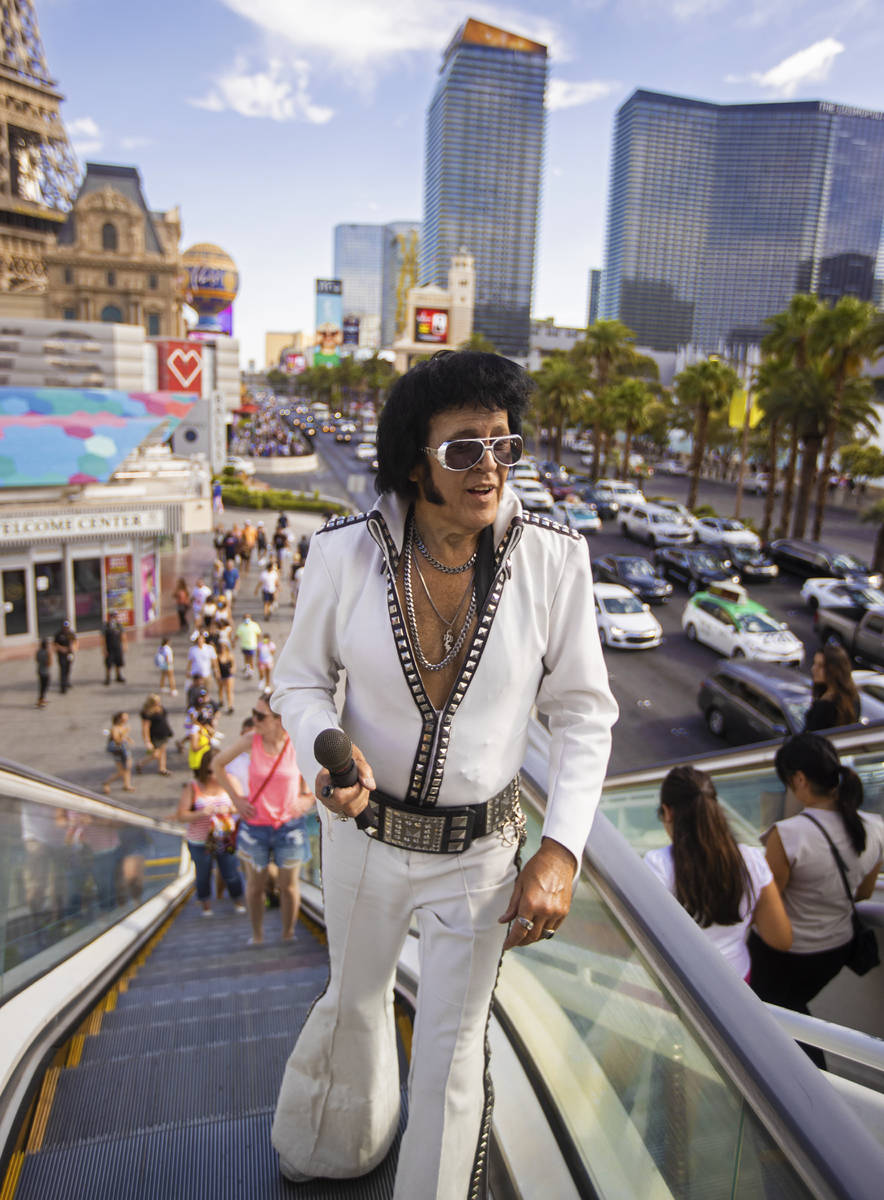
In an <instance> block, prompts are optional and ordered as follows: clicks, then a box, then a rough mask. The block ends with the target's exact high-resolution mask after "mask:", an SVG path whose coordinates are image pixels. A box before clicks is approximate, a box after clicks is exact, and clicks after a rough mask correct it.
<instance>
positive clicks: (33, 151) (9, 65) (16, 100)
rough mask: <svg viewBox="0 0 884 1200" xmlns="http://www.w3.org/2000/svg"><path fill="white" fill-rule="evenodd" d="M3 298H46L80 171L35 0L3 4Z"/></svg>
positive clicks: (0, 135)
mask: <svg viewBox="0 0 884 1200" xmlns="http://www.w3.org/2000/svg"><path fill="white" fill-rule="evenodd" d="M0 26H2V31H3V41H2V44H0V103H2V113H0V293H3V292H13V293H28V292H42V291H44V290H45V287H46V267H45V263H44V259H43V255H44V251H45V250H46V249H47V248H48V247H49V246H51V245H52V244H53V243H54V240H55V239H54V234H55V231H56V230H57V229H58V227H59V226H60V225H61V224H62V223H63V222H64V221H65V219H66V217H67V211H68V209H69V208H70V207H71V203H72V201H73V198H74V194H75V192H76V184H77V165H76V161H75V159H74V156H73V153H72V152H71V148H70V145H69V144H68V139H67V134H66V132H65V128H64V125H63V124H62V121H61V113H60V112H59V105H60V103H61V100H62V96H61V94H60V93H59V92H58V90H57V89H56V86H55V82H54V81H53V79H52V78H51V76H50V74H49V68H48V67H47V65H46V58H45V55H44V53H43V43H42V41H41V38H40V29H39V27H38V25H37V15H36V13H35V11H34V5H33V4H32V3H31V0H0Z"/></svg>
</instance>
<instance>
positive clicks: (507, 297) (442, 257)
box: [418, 20, 547, 357]
mask: <svg viewBox="0 0 884 1200" xmlns="http://www.w3.org/2000/svg"><path fill="white" fill-rule="evenodd" d="M546 76H547V55H546V47H545V46H542V45H540V44H539V43H538V42H531V41H528V40H527V39H526V38H523V37H519V36H518V35H517V34H514V33H507V32H505V31H504V30H502V29H495V28H494V27H493V26H491V25H484V24H482V23H481V22H480V21H473V20H468V21H466V22H465V23H464V24H463V25H462V26H461V28H460V29H459V30H458V31H457V33H456V34H455V35H454V37H453V38H452V40H451V42H450V44H449V46H448V49H447V50H446V51H445V54H444V55H443V58H442V66H441V69H440V72H439V81H438V83H437V85H436V90H435V92H434V94H433V98H432V100H431V101H430V107H429V109H428V111H427V140H426V157H425V167H424V171H425V175H424V223H423V230H422V236H421V245H420V260H419V267H418V278H419V281H420V283H421V284H422V285H423V284H435V285H437V286H439V287H445V286H446V285H447V282H448V271H449V268H450V266H451V260H452V257H453V256H454V255H455V254H456V253H458V251H460V250H462V249H463V250H465V251H466V252H467V253H469V254H471V255H473V257H474V259H475V264H476V293H475V295H476V303H475V314H474V325H473V328H474V330H475V332H477V333H483V334H485V336H486V337H488V338H490V340H491V341H492V342H493V343H494V345H495V346H496V347H497V349H498V350H499V351H500V352H501V353H502V354H507V355H511V356H514V357H524V356H527V354H528V335H529V324H530V312H531V291H532V288H533V284H534V249H535V243H536V239H537V209H538V202H539V196H540V168H541V163H542V159H543V131H544V109H543V97H544V92H545V89H546Z"/></svg>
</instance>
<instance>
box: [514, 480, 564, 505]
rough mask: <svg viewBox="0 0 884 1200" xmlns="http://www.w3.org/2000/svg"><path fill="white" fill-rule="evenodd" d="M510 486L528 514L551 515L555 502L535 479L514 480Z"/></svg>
mask: <svg viewBox="0 0 884 1200" xmlns="http://www.w3.org/2000/svg"><path fill="white" fill-rule="evenodd" d="M510 486H511V487H512V489H513V491H514V492H515V493H516V495H517V496H518V497H519V499H520V500H521V502H522V508H526V509H527V510H528V512H543V513H551V512H552V509H553V505H554V504H555V501H554V500H553V497H552V492H548V491H547V490H546V488H545V487H544V486H543V484H542V483H538V482H537V480H535V479H514V480H513V481H512V482H511V484H510Z"/></svg>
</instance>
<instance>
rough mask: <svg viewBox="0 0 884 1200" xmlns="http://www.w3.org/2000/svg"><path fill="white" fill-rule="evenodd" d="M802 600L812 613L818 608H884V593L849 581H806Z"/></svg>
mask: <svg viewBox="0 0 884 1200" xmlns="http://www.w3.org/2000/svg"><path fill="white" fill-rule="evenodd" d="M801 599H802V600H803V601H804V603H805V604H806V605H807V607H808V608H809V609H810V611H811V612H816V610H817V609H818V608H881V607H884V592H882V591H879V589H878V588H874V587H867V586H866V585H865V584H864V583H860V582H856V583H853V582H852V581H851V580H849V579H828V578H826V579H806V580H805V581H804V586H803V587H802V589H801Z"/></svg>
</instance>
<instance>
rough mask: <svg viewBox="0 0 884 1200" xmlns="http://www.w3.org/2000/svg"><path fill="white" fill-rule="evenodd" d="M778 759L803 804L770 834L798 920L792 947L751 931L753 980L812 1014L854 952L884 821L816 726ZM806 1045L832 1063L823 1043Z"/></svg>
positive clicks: (771, 861)
mask: <svg viewBox="0 0 884 1200" xmlns="http://www.w3.org/2000/svg"><path fill="white" fill-rule="evenodd" d="M774 767H775V768H776V772H777V775H778V776H779V778H780V782H781V783H782V784H783V786H784V787H787V788H788V789H789V790H790V791H791V793H792V795H793V797H794V798H795V800H796V801H797V802H798V804H799V805H800V806H801V811H800V812H799V813H798V814H797V815H796V816H794V817H788V818H787V819H786V820H783V821H777V823H776V824H775V825H773V826H772V827H771V828H770V829H769V830H768V831H767V833H766V834H764V837H763V840H764V847H765V852H766V855H767V862H768V866H769V867H770V869H771V871H772V872H773V877H774V879H775V880H776V883H777V887H778V888H779V889H780V892H781V893H782V896H783V902H784V904H785V906H786V912H787V914H788V916H789V920H790V921H791V922H792V947H791V949H790V950H786V951H782V950H775V949H773V948H772V947H770V946H767V945H766V944H765V943H764V942H763V941H762V939H761V938H760V937H758V935H757V934H755V933H752V934H750V937H749V953H750V955H751V958H752V978H751V986H752V990H753V991H754V992H755V993H756V994H757V995H758V996H760V997H761V999H762V1000H764V1001H766V1002H767V1003H769V1004H778V1005H779V1006H780V1007H781V1008H789V1009H791V1010H792V1011H793V1012H800V1013H807V1012H809V1011H810V1010H809V1009H808V1007H807V1006H808V1004H809V1003H810V1001H811V1000H812V999H813V998H814V996H816V995H817V994H818V993H819V992H820V991H822V989H823V988H824V987H825V986H826V984H827V983H829V982H830V980H832V979H834V978H835V976H836V975H837V974H838V973H839V971H840V970H841V969H842V967H844V966H845V965H846V963H847V961H848V959H849V958H850V953H851V949H852V947H853V938H854V928H853V903H854V901H857V900H867V899H868V898H869V897H870V896H871V894H872V892H873V891H874V888H875V881H876V880H877V878H878V872H879V871H880V869H881V861H882V857H884V821H882V819H881V817H880V816H879V815H878V814H877V813H867V812H862V811H861V808H860V806H861V805H862V802H863V785H862V781H861V780H860V778H859V776H858V775H857V774H856V772H855V771H854V770H852V769H851V768H850V767H845V766H843V765H842V763H841V761H840V759H839V757H838V751H837V750H836V749H835V747H834V746H833V745H832V743H831V742H830V741H829V740H828V739H827V738H824V737H821V736H820V735H819V734H818V733H799V734H798V735H797V736H795V737H791V738H787V739H786V741H784V742H783V744H782V746H780V748H779V750H777V752H776V755H775V757H774ZM803 1049H804V1051H805V1053H806V1054H807V1055H808V1057H809V1058H811V1059H812V1060H813V1061H814V1062H815V1063H816V1064H817V1066H820V1067H824V1066H825V1058H824V1055H823V1052H822V1051H821V1050H819V1049H817V1048H816V1047H811V1046H803Z"/></svg>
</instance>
